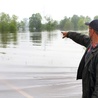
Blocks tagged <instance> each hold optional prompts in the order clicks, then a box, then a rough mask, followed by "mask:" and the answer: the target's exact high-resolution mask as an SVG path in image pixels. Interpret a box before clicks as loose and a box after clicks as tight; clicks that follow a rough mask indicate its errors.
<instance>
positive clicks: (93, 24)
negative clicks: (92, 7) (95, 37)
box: [85, 19, 98, 34]
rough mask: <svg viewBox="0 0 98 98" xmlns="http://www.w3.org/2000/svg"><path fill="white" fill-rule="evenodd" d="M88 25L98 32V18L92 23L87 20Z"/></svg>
mask: <svg viewBox="0 0 98 98" xmlns="http://www.w3.org/2000/svg"><path fill="white" fill-rule="evenodd" d="M85 24H86V25H88V26H89V27H90V28H92V29H94V30H95V31H96V33H97V34H98V19H95V20H93V21H91V22H90V23H88V22H86V23H85Z"/></svg>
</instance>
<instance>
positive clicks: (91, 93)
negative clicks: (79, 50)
mask: <svg viewBox="0 0 98 98" xmlns="http://www.w3.org/2000/svg"><path fill="white" fill-rule="evenodd" d="M86 25H88V27H89V36H87V35H82V34H80V33H76V32H61V33H62V34H63V38H65V37H67V38H70V39H72V40H73V41H75V42H76V43H78V44H81V45H83V46H85V47H86V51H85V53H84V55H83V57H82V59H81V62H80V64H79V67H78V71H77V79H82V92H83V94H82V98H98V20H97V19H96V20H93V21H91V22H90V23H86Z"/></svg>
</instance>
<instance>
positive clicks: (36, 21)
mask: <svg viewBox="0 0 98 98" xmlns="http://www.w3.org/2000/svg"><path fill="white" fill-rule="evenodd" d="M41 20H42V17H41V15H40V14H39V13H36V14H33V15H32V16H31V17H30V18H29V30H30V31H31V32H34V31H37V32H40V31H41V26H42V24H41Z"/></svg>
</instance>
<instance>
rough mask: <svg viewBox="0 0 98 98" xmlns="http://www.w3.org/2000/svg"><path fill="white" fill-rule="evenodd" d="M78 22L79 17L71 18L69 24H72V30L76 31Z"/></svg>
mask: <svg viewBox="0 0 98 98" xmlns="http://www.w3.org/2000/svg"><path fill="white" fill-rule="evenodd" d="M78 21H79V16H77V15H73V17H72V18H71V22H72V23H73V26H74V30H78Z"/></svg>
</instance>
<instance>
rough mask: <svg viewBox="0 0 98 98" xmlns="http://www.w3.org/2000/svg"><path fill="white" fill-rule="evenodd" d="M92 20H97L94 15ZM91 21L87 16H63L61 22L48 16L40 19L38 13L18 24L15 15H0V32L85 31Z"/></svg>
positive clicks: (97, 17)
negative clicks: (87, 23) (26, 30)
mask: <svg viewBox="0 0 98 98" xmlns="http://www.w3.org/2000/svg"><path fill="white" fill-rule="evenodd" d="M94 19H98V16H97V15H96V16H95V17H94ZM43 20H45V21H44V22H43ZM89 21H91V18H90V17H89V16H86V17H84V16H82V15H81V16H78V15H73V16H72V17H67V16H65V17H64V18H63V19H62V20H60V21H57V20H53V19H52V18H51V17H49V16H45V17H44V19H43V18H42V16H41V14H40V13H35V14H32V15H31V17H29V18H28V21H27V19H23V20H21V21H20V22H19V21H18V17H17V16H16V15H12V16H9V14H6V13H0V32H6V31H8V32H16V31H18V30H20V29H21V30H25V28H26V27H28V28H29V31H30V32H41V31H44V30H46V31H52V30H57V29H59V30H65V31H66V30H75V31H76V30H87V26H85V25H84V23H85V22H89Z"/></svg>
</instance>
